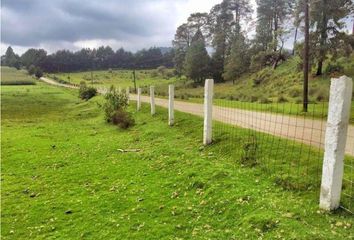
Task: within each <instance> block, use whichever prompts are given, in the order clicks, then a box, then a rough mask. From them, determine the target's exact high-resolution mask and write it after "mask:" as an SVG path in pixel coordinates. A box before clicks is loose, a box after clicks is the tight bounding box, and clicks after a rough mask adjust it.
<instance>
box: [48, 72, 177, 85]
mask: <svg viewBox="0 0 354 240" xmlns="http://www.w3.org/2000/svg"><path fill="white" fill-rule="evenodd" d="M172 71H173V70H172V69H168V70H166V73H165V74H160V73H158V72H157V70H136V73H135V74H136V86H137V87H147V86H150V85H161V84H167V85H168V84H170V83H174V82H175V81H176V78H175V77H171V72H172ZM48 76H49V77H51V78H53V79H55V80H59V81H63V82H67V83H71V84H80V82H82V81H84V82H86V83H87V84H92V85H93V86H95V87H110V86H111V85H113V86H116V87H122V88H127V87H130V88H131V89H134V81H133V71H132V70H102V71H93V72H92V77H91V72H90V71H87V72H75V73H57V74H49V75H48Z"/></svg>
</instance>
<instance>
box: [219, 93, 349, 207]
mask: <svg viewBox="0 0 354 240" xmlns="http://www.w3.org/2000/svg"><path fill="white" fill-rule="evenodd" d="M213 105H214V108H213V119H214V120H215V121H214V122H213V125H214V126H213V135H214V140H215V142H216V143H217V142H219V141H222V142H223V143H225V142H226V144H222V145H223V146H220V148H219V149H220V153H221V154H232V156H234V158H235V161H236V162H238V163H239V164H241V166H245V167H255V166H258V167H261V168H262V170H264V172H265V173H267V174H270V175H271V176H273V177H274V180H275V183H276V184H278V185H279V186H281V187H282V188H284V189H286V190H294V191H306V192H308V191H311V192H314V193H315V194H316V197H319V191H320V184H321V177H322V176H321V175H322V163H323V155H324V138H325V131H326V120H327V110H328V102H317V103H311V104H309V106H308V111H307V112H303V111H302V104H301V103H291V102H279V103H258V102H257V103H256V102H254V103H252V102H240V101H233V100H226V99H214V103H213ZM353 108H354V106H353V105H352V108H351V111H353ZM353 115H354V114H353V113H352V114H351V119H350V123H351V124H350V125H349V128H348V136H347V145H346V150H345V151H346V156H345V160H344V178H343V187H342V188H343V189H342V197H341V207H342V208H343V209H345V210H347V211H349V212H351V213H353V212H354V204H353V203H354V193H353V191H354V190H353V188H354V186H353V180H354V172H353V168H354V125H353V124H354V119H353ZM225 123H226V124H225ZM220 145H221V144H220Z"/></svg>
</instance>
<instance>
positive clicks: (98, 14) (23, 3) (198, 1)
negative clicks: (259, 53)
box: [1, 0, 351, 54]
mask: <svg viewBox="0 0 354 240" xmlns="http://www.w3.org/2000/svg"><path fill="white" fill-rule="evenodd" d="M221 1H222V0H2V1H1V54H3V53H4V52H5V51H6V48H7V47H8V46H9V45H11V46H12V47H13V49H14V50H15V52H16V53H18V54H22V53H23V52H24V51H26V50H27V49H28V48H31V47H33V48H44V49H46V50H47V51H48V52H49V53H52V52H55V51H57V50H59V49H70V50H78V49H81V48H83V47H89V48H96V47H99V46H102V45H109V46H111V47H112V48H113V49H114V50H116V49H118V48H120V47H124V48H125V49H126V50H130V51H136V50H139V49H142V48H149V47H152V46H158V47H168V46H171V41H172V39H173V36H174V33H175V31H176V28H177V26H179V25H180V24H182V23H184V22H185V21H186V20H187V18H188V16H189V15H190V14H191V13H194V12H209V10H210V9H211V8H212V6H214V5H215V4H217V3H220V2H221ZM250 1H251V3H252V5H253V8H254V10H255V8H256V4H255V0H250ZM255 12H256V11H254V15H255ZM254 17H255V16H254ZM347 21H348V22H349V20H347ZM349 25H350V26H349ZM349 25H348V29H351V21H350V23H349ZM253 31H254V30H253ZM249 35H252V32H251V34H249ZM287 45H288V46H287ZM291 46H292V40H290V39H289V40H288V41H287V44H286V47H291Z"/></svg>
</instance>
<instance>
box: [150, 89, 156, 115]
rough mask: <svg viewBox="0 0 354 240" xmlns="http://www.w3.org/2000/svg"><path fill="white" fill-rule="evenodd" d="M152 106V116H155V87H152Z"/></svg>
mask: <svg viewBox="0 0 354 240" xmlns="http://www.w3.org/2000/svg"><path fill="white" fill-rule="evenodd" d="M150 106H151V115H154V114H155V87H154V86H150Z"/></svg>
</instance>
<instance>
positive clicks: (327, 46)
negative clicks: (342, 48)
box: [310, 0, 353, 75]
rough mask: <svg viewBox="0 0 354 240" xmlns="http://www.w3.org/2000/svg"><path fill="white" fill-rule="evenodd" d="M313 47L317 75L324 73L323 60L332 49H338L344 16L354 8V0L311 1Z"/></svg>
mask: <svg viewBox="0 0 354 240" xmlns="http://www.w3.org/2000/svg"><path fill="white" fill-rule="evenodd" d="M310 6H311V7H310V18H311V21H310V23H311V27H312V28H314V32H313V34H312V35H311V40H312V44H313V45H312V48H313V50H314V51H315V55H316V59H317V72H316V75H321V74H322V68H323V62H324V61H325V60H326V57H327V54H328V52H329V51H330V50H334V51H335V50H336V49H337V46H336V42H337V40H338V39H337V38H338V37H341V34H340V30H341V29H343V27H344V21H343V18H344V17H346V16H348V15H349V14H350V12H351V10H352V8H353V1H352V0H312V1H311V3H310ZM331 43H335V44H331Z"/></svg>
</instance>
